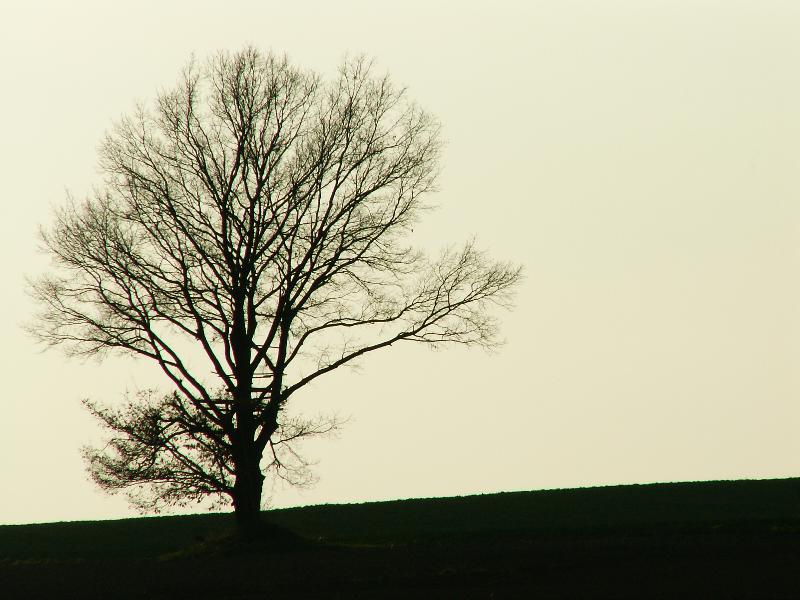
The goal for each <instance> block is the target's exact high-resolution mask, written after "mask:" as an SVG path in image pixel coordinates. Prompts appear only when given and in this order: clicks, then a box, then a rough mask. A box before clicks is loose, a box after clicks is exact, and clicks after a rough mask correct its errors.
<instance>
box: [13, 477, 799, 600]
mask: <svg viewBox="0 0 800 600" xmlns="http://www.w3.org/2000/svg"><path fill="white" fill-rule="evenodd" d="M268 519H269V520H270V521H271V522H272V523H274V524H276V525H278V526H280V527H283V528H286V529H288V530H291V531H293V532H295V533H297V534H299V535H301V536H303V537H305V538H307V539H309V540H312V541H313V542H314V543H312V544H309V545H308V547H304V548H299V549H298V548H295V549H289V550H286V551H281V549H277V551H270V550H269V549H266V550H265V549H264V548H259V549H258V550H257V551H255V550H254V551H251V552H242V551H241V549H237V550H236V552H235V553H234V555H230V553H225V552H222V551H217V552H216V553H214V554H209V553H208V548H214V546H213V540H215V539H217V538H219V537H220V536H222V535H224V533H225V532H226V531H228V530H229V529H230V527H231V525H232V519H231V516H230V515H229V514H205V515H188V516H169V517H150V518H140V519H125V520H119V521H97V522H74V523H51V524H41V525H16V526H1V527H0V589H7V590H9V591H11V590H15V592H14V593H15V596H10V597H47V596H48V595H49V594H52V593H53V590H54V589H56V588H54V586H57V589H58V596H59V597H73V596H70V594H72V593H74V597H76V598H77V597H101V596H103V595H108V594H111V595H113V596H116V597H137V596H138V597H141V596H142V595H144V596H146V597H152V598H157V597H165V598H166V597H170V598H175V597H183V596H182V595H183V594H185V595H186V597H190V596H192V595H194V597H198V596H197V594H200V596H199V597H203V592H208V593H211V591H212V590H215V591H213V594H212V595H213V596H214V597H228V598H250V597H253V598H255V597H261V596H260V595H263V594H265V593H272V595H273V596H276V597H284V595H285V596H286V597H293V598H301V597H339V596H337V594H341V597H381V598H383V597H402V596H403V594H402V593H401V592H403V590H405V592H407V593H410V591H420V590H426V593H427V594H429V595H430V594H433V595H434V596H435V595H436V593H439V594H441V597H450V596H448V594H450V593H451V592H453V591H454V590H459V595H458V596H456V597H470V594H476V596H475V597H488V596H486V594H488V593H490V592H491V593H494V594H495V597H517V596H516V594H517V593H521V591H522V590H539V591H540V592H542V593H546V594H547V596H546V597H571V596H573V595H575V594H578V595H580V594H583V593H585V594H588V595H589V596H590V597H606V596H607V597H636V596H637V592H641V590H642V588H641V586H645V587H646V588H648V589H649V591H650V593H649V594H648V595H649V596H651V597H653V593H654V592H655V591H658V594H662V597H675V596H679V595H680V596H684V597H685V596H686V594H687V593H689V595H691V593H690V592H688V591H687V588H686V587H685V586H686V585H690V586H691V589H692V590H694V591H697V593H698V597H699V596H700V595H701V592H702V593H705V594H708V593H715V592H716V591H720V592H723V593H724V594H725V595H726V597H754V598H755V597H787V598H789V597H794V596H795V593H798V594H800V575H799V574H800V568H798V567H800V479H782V480H762V481H719V482H697V483H673V484H652V485H634V486H613V487H599V488H585V489H574V490H549V491H536V492H510V493H500V494H487V495H478V496H467V497H457V498H434V499H414V500H401V501H393V502H372V503H364V504H350V505H324V506H310V507H303V508H292V509H284V510H274V511H270V512H269V513H268ZM209 540H211V545H210V546H209V542H208V541H209ZM204 544H205V545H204ZM190 547H193V548H194V550H192V551H190V552H189V553H187V552H185V551H184V550H185V549H186V548H190ZM198 549H199V550H198ZM170 556H172V558H170ZM175 557H177V558H175ZM223 572H224V573H231V572H233V573H238V576H237V577H235V578H234V579H233V580H231V578H230V577H228V576H226V575H223V574H222V573H223ZM309 575H311V577H309ZM120 582H126V583H125V585H124V586H121V587H120V588H119V589H117V588H116V587H115V586H117V585H119V584H120ZM676 586H677V587H676ZM709 586H711V587H709ZM715 586H716V587H715ZM719 586H722V587H719ZM217 588H219V589H217ZM87 589H92V590H94V591H93V592H92V594H94V595H92V594H89V595H88V596H87V595H86V594H87V591H86V590H87ZM434 592H436V593H434ZM673 592H674V594H675V596H673V595H672V593H673ZM127 593H130V596H127V595H125V594H127ZM395 593H397V594H399V595H398V596H393V595H391V594H395ZM81 594H84V595H81ZM227 594H229V595H227ZM281 594H284V595H281ZM360 594H361V595H360ZM562 594H563V595H562ZM626 594H629V596H628V595H626ZM658 594H656V595H658ZM737 594H738V595H737ZM162 595H163V596H162ZM604 595H605V596H604Z"/></svg>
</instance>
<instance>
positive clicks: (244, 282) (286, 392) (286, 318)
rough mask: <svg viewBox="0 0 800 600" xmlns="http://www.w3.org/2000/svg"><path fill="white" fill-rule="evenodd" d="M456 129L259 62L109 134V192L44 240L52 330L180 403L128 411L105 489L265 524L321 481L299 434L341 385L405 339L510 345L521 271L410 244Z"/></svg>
mask: <svg viewBox="0 0 800 600" xmlns="http://www.w3.org/2000/svg"><path fill="white" fill-rule="evenodd" d="M439 155H440V140H439V125H438V123H437V122H436V120H434V119H433V118H432V117H431V116H430V115H429V114H427V113H426V112H424V111H423V110H421V109H420V108H419V107H418V106H416V105H415V104H414V103H412V102H409V101H408V100H407V98H406V93H405V90H403V89H398V88H397V87H395V86H394V85H393V84H392V83H391V81H390V79H389V78H388V77H376V76H374V74H373V73H372V70H371V67H370V64H369V63H368V62H367V61H365V60H363V59H357V60H349V61H345V62H344V64H343V65H342V66H341V68H340V70H339V73H338V77H336V78H334V79H333V80H332V81H329V82H326V81H323V80H322V79H321V78H320V77H319V76H317V75H316V74H314V73H311V72H308V71H305V70H301V69H299V68H297V67H295V66H293V65H291V64H290V63H289V62H288V61H287V60H286V59H285V58H281V57H276V56H274V55H272V54H267V55H264V54H262V53H260V52H259V51H258V50H255V49H252V48H247V49H245V50H243V51H241V52H239V53H236V54H232V55H231V54H225V53H222V54H219V55H217V56H216V57H215V58H213V59H211V60H210V61H208V62H207V63H205V64H203V65H200V66H198V65H197V64H195V63H194V62H192V63H190V64H189V66H188V67H187V68H186V70H185V71H184V73H183V76H182V78H181V80H180V82H179V85H178V86H177V87H175V88H174V89H173V90H171V91H166V92H162V93H161V94H160V95H158V97H157V100H156V101H155V103H154V105H153V106H139V107H138V109H137V110H136V111H135V113H134V114H133V115H132V116H129V117H126V118H123V119H122V120H121V121H119V122H118V123H117V124H116V125H115V126H114V128H113V130H112V131H111V132H110V133H109V134H108V135H107V136H106V138H105V140H104V142H103V144H102V146H101V150H100V164H101V168H102V169H103V172H104V173H105V175H106V178H105V182H104V185H103V186H102V187H101V188H99V189H98V190H97V191H96V192H95V193H94V194H93V195H91V196H90V197H89V198H88V199H86V200H85V201H83V202H75V201H72V200H71V201H70V202H69V203H68V205H67V206H66V207H65V208H62V209H60V210H59V211H58V212H57V214H56V218H55V223H54V224H53V225H52V226H51V227H50V228H48V229H46V230H44V231H43V233H42V237H43V241H44V247H45V248H46V250H47V251H48V252H49V254H50V255H51V256H52V257H53V258H54V261H55V267H54V271H53V273H50V274H47V275H44V276H43V277H41V278H39V279H37V280H35V281H34V282H33V284H32V293H33V295H34V296H35V298H36V299H37V300H38V301H39V303H40V306H41V307H42V310H41V312H40V314H39V316H38V319H37V321H36V322H35V324H34V326H32V327H31V331H32V332H33V334H34V335H36V336H37V337H38V338H39V339H40V340H41V341H43V342H45V343H47V344H51V345H64V346H65V347H66V349H67V350H68V351H69V352H71V353H73V354H79V355H103V354H105V353H107V352H110V351H120V352H124V353H129V354H133V355H136V356H140V357H146V358H148V359H151V360H153V361H155V362H156V363H157V364H158V365H159V366H160V368H161V369H162V370H163V372H164V373H165V374H166V376H167V377H168V378H169V380H171V382H172V386H173V391H172V392H171V393H168V394H166V395H161V396H159V395H158V394H155V393H150V392H148V393H143V394H140V395H138V396H137V397H134V398H131V399H129V400H128V402H127V403H126V404H125V405H124V406H123V407H122V408H117V409H112V408H104V407H102V406H98V405H95V404H89V408H90V410H91V411H92V412H93V413H94V414H95V415H96V416H97V417H99V419H100V420H101V421H102V422H103V423H104V425H105V426H106V427H107V428H108V429H109V430H110V431H111V432H112V434H113V438H112V439H111V441H110V444H109V445H108V446H107V447H105V448H102V449H87V450H86V457H87V459H88V464H89V468H90V472H91V473H92V474H93V477H94V479H95V480H96V481H97V483H98V484H99V485H100V486H101V487H103V488H105V489H107V490H110V491H115V490H119V489H127V490H129V491H130V490H134V493H133V499H134V501H135V502H137V503H138V504H139V505H140V506H143V507H147V508H156V507H158V506H162V505H165V504H166V505H176V504H177V505H179V504H182V503H185V502H187V501H191V500H197V499H201V498H205V497H208V496H212V497H217V498H218V499H221V500H223V501H226V500H227V501H230V502H232V504H233V507H234V510H235V514H236V516H237V522H238V523H239V524H240V525H241V526H242V528H244V529H249V528H252V527H254V526H255V525H256V524H257V523H258V519H259V514H260V509H261V496H262V488H263V481H264V473H265V472H267V471H268V470H270V469H272V470H273V471H274V472H276V473H277V474H278V475H279V476H282V477H285V478H287V479H289V480H291V481H297V480H298V479H301V480H302V478H303V477H304V473H305V471H304V469H303V466H304V464H303V462H302V459H300V457H299V456H298V455H297V454H296V452H295V451H294V450H293V448H292V442H293V441H294V440H297V439H299V438H301V437H303V436H307V435H313V434H319V433H324V432H326V431H329V430H330V429H331V427H333V426H335V423H331V422H327V421H324V420H320V421H306V420H302V419H299V418H297V417H291V416H289V414H288V412H287V411H285V410H284V409H285V408H286V407H287V404H288V403H289V401H290V399H293V398H295V397H296V396H297V395H298V392H299V391H300V390H301V389H303V388H304V387H305V386H306V385H307V384H309V383H310V382H312V381H315V380H316V379H317V378H319V377H320V376H322V375H324V374H326V373H329V372H331V371H333V370H334V369H337V368H338V367H341V366H343V365H347V364H348V363H352V362H353V361H355V360H356V359H358V358H359V357H361V356H363V355H364V354H366V353H368V352H372V351H375V350H379V349H381V348H386V347H388V346H390V345H392V344H394V343H396V342H406V341H408V342H421V343H424V344H430V345H436V344H442V343H458V344H465V345H475V346H483V347H491V346H493V345H495V344H497V343H498V338H497V323H496V321H495V319H494V318H493V317H492V314H491V312H492V307H493V306H494V305H500V306H504V305H507V303H508V302H509V299H510V293H511V291H512V288H514V286H515V284H516V283H517V281H518V280H519V277H520V271H519V268H518V267H515V266H513V265H510V264H503V263H496V262H492V261H490V260H489V259H487V258H486V257H485V256H484V255H483V254H482V253H481V252H479V251H478V250H476V248H475V247H474V245H473V244H472V243H467V244H466V245H464V246H463V247H462V248H460V249H456V250H453V249H451V250H448V251H445V252H444V253H443V254H442V255H441V256H439V257H438V258H436V259H433V260H431V259H428V258H426V256H425V255H424V254H423V253H421V252H419V251H416V250H414V249H413V248H411V247H410V246H409V245H408V243H407V242H405V241H404V239H406V238H407V234H408V233H409V232H410V229H411V226H412V225H413V224H414V223H415V221H416V220H417V219H418V217H420V215H421V214H422V212H423V211H424V209H425V208H427V206H426V204H425V202H423V198H424V197H425V194H426V192H429V191H431V190H432V189H433V187H434V182H435V179H436V175H437V169H438V161H439Z"/></svg>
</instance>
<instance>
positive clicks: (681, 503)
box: [0, 479, 800, 562]
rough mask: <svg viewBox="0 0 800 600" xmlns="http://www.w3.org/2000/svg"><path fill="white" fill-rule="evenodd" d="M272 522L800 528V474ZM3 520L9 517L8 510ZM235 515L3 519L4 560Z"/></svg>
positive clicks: (479, 529) (384, 526)
mask: <svg viewBox="0 0 800 600" xmlns="http://www.w3.org/2000/svg"><path fill="white" fill-rule="evenodd" d="M266 515H267V518H268V520H269V521H270V522H272V523H274V524H275V525H278V526H281V527H284V528H286V529H288V530H290V531H293V532H295V533H297V534H299V535H301V536H303V537H306V538H309V539H311V540H318V541H322V542H326V543H328V544H340V545H348V546H359V545H370V544H376V545H390V544H405V543H412V542H426V541H428V542H430V541H433V540H451V541H455V540H463V539H480V538H482V537H491V538H494V539H496V538H503V537H508V538H509V539H511V538H517V539H520V538H525V539H535V540H547V539H559V540H564V539H582V538H603V537H609V536H612V537H620V536H650V535H653V536H655V535H671V534H684V533H705V532H708V533H715V532H719V533H735V534H737V535H746V534H747V533H748V532H750V531H752V532H754V533H758V532H760V533H765V532H767V533H768V532H784V533H790V532H800V479H777V480H760V481H713V482H697V483H669V484H650V485H627V486H612V487H598V488H583V489H571V490H547V491H535V492H508V493H499V494H486V495H477V496H465V497H456V498H432V499H413V500H398V501H391V502H369V503H364V504H345V505H323V506H309V507H302V508H290V509H281V510H272V511H269V512H268V513H266ZM0 519H2V515H0ZM232 527H233V519H232V516H231V515H230V514H227V513H225V514H223V513H209V514H202V515H184V516H166V517H147V518H138V519H123V520H116V521H87V522H67V523H47V524H36V525H5V526H0V562H9V561H12V562H19V561H44V562H47V561H64V560H79V559H82V560H94V559H115V558H121V559H125V558H149V557H157V556H163V555H168V554H170V553H176V552H180V551H181V550H183V549H185V548H187V547H190V546H192V545H197V544H201V543H203V542H204V541H206V540H210V539H215V538H218V537H220V536H223V535H224V534H225V533H226V532H228V531H230V530H231V528H232Z"/></svg>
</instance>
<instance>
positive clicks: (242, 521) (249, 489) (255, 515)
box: [233, 460, 264, 539]
mask: <svg viewBox="0 0 800 600" xmlns="http://www.w3.org/2000/svg"><path fill="white" fill-rule="evenodd" d="M244 463H245V464H239V465H237V466H236V481H235V482H234V484H233V494H234V498H233V511H234V515H235V516H236V527H237V529H238V531H239V534H240V535H241V536H243V537H245V538H249V539H252V538H255V537H258V536H259V535H260V533H261V530H262V527H261V525H262V522H261V493H262V490H263V485H264V476H263V475H262V474H261V469H260V468H259V461H257V460H256V461H249V460H248V461H244Z"/></svg>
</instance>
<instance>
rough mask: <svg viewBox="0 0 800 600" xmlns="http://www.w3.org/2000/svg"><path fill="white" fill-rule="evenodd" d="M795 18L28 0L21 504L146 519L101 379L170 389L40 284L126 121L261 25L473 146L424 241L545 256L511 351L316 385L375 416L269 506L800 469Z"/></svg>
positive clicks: (5, 52)
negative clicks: (116, 467)
mask: <svg viewBox="0 0 800 600" xmlns="http://www.w3.org/2000/svg"><path fill="white" fill-rule="evenodd" d="M12 6H13V8H11V7H12ZM798 30H800V3H798V2H796V1H795V0H787V1H777V0H773V1H770V0H762V1H759V2H756V1H754V0H753V1H744V0H738V1H737V0H726V1H712V0H683V1H681V0H663V1H656V0H607V1H603V2H597V1H591V0H583V1H578V0H546V1H530V0H528V1H522V0H520V1H518V2H510V1H505V2H503V1H500V2H498V1H495V2H492V3H488V2H463V1H462V2H439V3H435V2H430V1H416V0H414V1H406V2H402V3H398V2H391V3H389V2H379V1H361V2H357V1H354V0H348V1H342V0H339V1H337V2H323V1H306V2H294V3H289V2H276V1H264V0H261V1H252V2H247V1H243V0H239V1H236V0H228V1H226V2H218V1H199V0H194V1H192V2H188V1H186V2H180V1H177V0H176V1H173V2H163V0H159V1H152V0H139V1H137V2H106V1H102V2H101V1H97V2H92V1H87V0H75V1H72V2H61V1H57V0H52V1H38V2H37V1H29V2H26V3H13V4H12V3H4V4H3V5H2V8H0V76H1V77H2V84H1V85H0V90H2V92H0V122H2V129H0V131H2V141H0V165H1V166H0V173H2V187H0V196H1V198H0V211H2V212H1V213H0V214H2V219H0V227H1V228H2V235H0V244H2V246H1V247H0V269H1V270H2V274H3V278H4V282H5V283H4V293H3V294H2V296H1V297H0V303H2V308H3V311H2V315H3V318H4V319H5V325H4V327H3V332H4V334H5V342H4V343H3V344H2V347H1V348H0V353H2V360H0V369H1V370H2V372H3V374H4V377H3V389H4V393H3V394H2V397H0V406H1V407H2V410H0V469H2V482H3V484H2V485H3V490H2V493H0V523H23V522H34V521H53V520H74V519H99V518H111V517H122V516H131V515H134V514H135V513H134V512H133V511H132V510H131V509H129V508H128V506H127V503H126V501H125V499H124V498H123V497H109V496H106V495H104V494H102V493H101V492H100V491H98V490H97V489H96V488H95V487H94V484H93V483H91V482H90V481H89V480H88V478H87V475H86V474H85V471H84V467H83V464H82V462H81V459H80V454H79V449H80V447H81V446H82V445H84V444H87V443H90V442H93V441H94V442H96V441H97V440H99V439H101V436H102V432H101V430H100V428H99V426H98V425H97V424H95V423H94V422H93V421H92V420H91V418H90V417H89V416H88V415H87V414H86V413H85V411H84V410H83V408H82V407H81V405H80V400H81V399H82V398H85V397H90V398H93V399H97V400H107V401H109V402H113V401H115V400H118V399H119V398H120V397H121V396H122V394H123V393H124V392H125V391H126V390H128V391H134V390H137V389H141V388H146V387H152V386H154V385H162V386H163V387H164V388H165V389H166V382H165V381H164V380H163V379H161V378H160V377H159V375H158V373H157V372H156V371H155V370H154V368H153V367H151V366H149V365H147V364H146V363H144V362H142V361H134V360H131V359H129V358H125V357H123V358H120V359H116V360H108V361H106V362H104V363H102V364H99V363H96V362H92V361H90V362H87V363H81V362H79V361H70V360H67V359H66V358H65V357H64V355H63V354H62V353H60V352H59V351H57V350H55V351H48V352H45V353H42V351H41V348H39V347H37V346H36V345H35V344H34V342H33V341H32V340H31V339H29V338H28V337H27V336H26V334H25V333H24V332H23V330H22V329H21V325H22V324H24V323H25V322H29V321H30V320H31V318H32V315H33V313H34V310H35V307H33V306H32V305H31V303H30V301H29V300H28V298H27V297H26V295H25V292H24V288H25V283H24V282H25V277H26V276H33V275H36V274H37V273H40V272H42V270H44V269H47V268H48V260H47V258H46V257H45V256H43V255H42V254H40V253H39V252H38V251H37V238H36V231H37V228H38V226H39V225H41V224H47V223H48V222H49V221H50V218H51V216H52V214H53V207H55V206H58V205H59V204H61V203H63V202H64V201H65V197H66V193H67V192H68V191H69V192H71V193H72V194H74V195H75V196H77V197H82V196H84V195H86V194H87V193H88V192H89V191H90V190H91V189H92V186H94V185H97V184H99V182H100V175H99V171H98V168H97V166H96V160H97V154H96V148H97V145H98V143H99V141H100V138H101V136H102V135H103V133H104V131H105V130H106V129H108V128H109V127H110V126H111V124H112V123H113V121H114V120H115V119H116V118H118V117H119V116H121V115H122V114H125V113H128V112H130V111H131V110H132V108H133V106H134V103H135V102H136V101H137V100H145V101H146V100H148V99H152V98H153V97H154V96H155V94H156V93H157V91H158V90H159V89H160V88H162V87H166V86H169V85H171V84H172V83H174V82H175V81H177V78H178V75H179V73H180V70H181V68H182V67H183V65H184V64H185V63H186V61H187V60H188V58H189V56H190V55H191V54H192V53H194V54H195V55H196V56H197V57H198V58H201V59H202V58H205V57H207V56H208V55H210V54H212V53H214V52H216V51H217V50H221V49H228V50H233V51H235V50H238V49H240V48H241V47H242V46H244V45H245V44H253V45H256V46H259V47H261V48H263V49H264V50H268V49H272V50H274V51H277V52H281V53H282V52H286V53H287V54H288V56H289V58H290V59H291V60H292V61H294V62H295V63H297V64H299V65H301V66H304V67H308V68H312V69H314V70H317V71H318V72H320V73H323V74H330V73H332V72H333V71H334V69H335V68H336V66H337V65H338V63H339V62H340V60H341V58H342V57H343V56H344V55H345V54H346V53H350V54H360V53H363V54H366V55H367V56H370V57H373V58H374V59H375V60H376V63H377V66H378V69H379V70H380V71H387V72H389V73H390V74H391V75H392V77H393V79H394V80H395V81H397V82H400V83H403V84H406V85H407V86H408V87H409V92H410V96H411V97H412V98H415V99H416V100H417V101H418V102H419V103H420V104H421V105H422V106H423V107H425V108H426V109H427V110H429V111H431V112H432V113H434V114H435V115H437V116H438V118H439V119H440V121H441V122H442V124H443V127H444V137H445V138H446V140H447V146H446V149H445V151H444V157H443V161H442V166H443V174H442V177H441V180H440V188H441V191H440V192H438V193H437V194H436V196H435V197H434V198H433V201H434V202H435V203H436V204H437V205H438V206H439V209H438V211H437V212H436V213H433V214H432V215H430V216H429V217H428V219H427V220H426V221H425V223H424V225H423V226H422V227H421V228H419V230H418V233H420V235H421V239H422V240H423V242H424V243H425V244H426V245H431V246H432V247H440V246H444V245H447V244H449V243H458V242H460V241H463V240H464V239H466V238H468V237H470V236H472V235H476V237H477V239H478V242H479V244H480V245H481V246H483V247H484V248H486V249H487V250H488V251H489V252H490V253H491V255H492V256H493V257H495V258H497V259H502V260H512V261H515V262H519V263H522V264H523V265H524V266H525V274H526V279H525V281H524V284H523V285H522V286H521V287H520V290H519V293H518V296H517V307H516V309H515V311H514V312H513V313H509V314H504V315H502V324H503V331H504V335H505V337H506V338H507V340H508V342H507V344H506V345H505V346H504V347H503V348H502V349H501V350H500V351H498V352H495V353H493V354H486V353H485V352H483V351H481V350H471V351H468V350H463V349H453V350H441V351H437V352H431V351H429V350H427V349H426V348H423V347H414V346H406V347H401V348H398V349H395V348H392V349H390V351H388V352H384V353H382V354H376V355H373V356H372V357H371V358H368V359H367V360H364V361H363V362H362V363H361V367H362V368H361V369H360V370H359V371H352V370H342V371H340V372H338V373H335V374H334V375H332V376H329V377H327V378H326V379H322V380H320V382H319V383H318V384H317V385H315V386H314V387H313V389H310V390H309V391H308V392H307V393H306V394H305V395H302V396H298V400H297V401H295V402H296V403H297V404H296V407H297V408H298V409H301V410H305V411H307V412H309V413H313V412H314V411H316V410H324V411H329V410H336V411H338V412H339V413H340V414H342V415H350V416H351V421H350V422H349V424H348V425H347V426H346V427H345V428H344V430H343V431H342V432H341V434H340V436H339V438H338V439H332V440H323V441H316V442H314V443H309V444H308V445H307V446H306V453H307V454H308V455H309V456H310V457H312V458H314V459H316V460H317V461H318V465H317V467H316V473H317V475H318V477H319V478H320V480H319V482H318V483H317V485H316V486H314V487H313V488H311V489H308V490H295V489H291V488H277V489H274V490H268V494H269V495H270V496H271V498H272V500H271V505H272V506H276V507H281V506H295V505H303V504H316V503H328V502H358V501H368V500H382V499H394V498H408V497H420V496H451V495H460V494H472V493H483V492H498V491H509V490H531V489H542V488H555V487H578V486H590V485H604V484H616V483H645V482H656V481H684V480H707V479H737V478H769V477H790V476H798V475H800V435H798V429H799V428H798V426H799V425H800V368H798V367H800V68H798V65H800V36H798V35H797V32H798ZM301 402H302V403H305V404H304V405H301V404H300V403H301Z"/></svg>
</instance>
